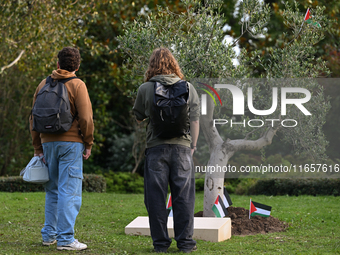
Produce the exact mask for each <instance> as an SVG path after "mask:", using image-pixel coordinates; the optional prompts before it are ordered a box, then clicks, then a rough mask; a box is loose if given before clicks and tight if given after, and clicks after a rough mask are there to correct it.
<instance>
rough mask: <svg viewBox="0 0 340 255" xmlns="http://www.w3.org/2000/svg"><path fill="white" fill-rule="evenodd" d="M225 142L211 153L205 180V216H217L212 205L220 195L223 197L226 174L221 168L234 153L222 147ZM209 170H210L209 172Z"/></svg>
mask: <svg viewBox="0 0 340 255" xmlns="http://www.w3.org/2000/svg"><path fill="white" fill-rule="evenodd" d="M222 146H223V143H221V144H218V145H217V146H216V147H215V149H214V150H213V151H212V153H211V154H210V159H209V162H208V166H207V169H206V170H207V172H206V174H205V182H204V210H203V217H215V214H214V212H213V211H212V207H213V205H214V203H215V200H216V198H217V196H218V195H220V196H221V197H223V187H224V175H225V173H224V172H223V171H222V170H221V169H222V167H223V166H226V165H227V163H228V160H229V158H230V157H231V156H232V155H233V153H231V155H230V154H227V153H225V151H224V150H223V149H222ZM208 171H209V172H208Z"/></svg>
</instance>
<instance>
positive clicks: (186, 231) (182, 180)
mask: <svg viewBox="0 0 340 255" xmlns="http://www.w3.org/2000/svg"><path fill="white" fill-rule="evenodd" d="M145 155H146V157H145V169H144V189H145V191H144V202H145V206H146V209H147V211H148V213H149V223H150V231H151V237H152V240H153V245H154V247H155V249H162V250H163V249H167V248H168V247H169V246H170V244H171V239H170V238H169V235H168V229H167V220H168V215H167V210H166V199H167V192H168V183H169V184H170V190H171V197H172V208H173V217H174V231H175V240H176V241H177V247H178V248H179V249H180V250H190V249H192V248H193V247H194V246H195V245H196V241H194V240H193V239H192V235H193V232H194V207H195V178H194V172H193V162H192V157H191V150H190V148H189V147H186V146H183V145H177V144H162V145H158V146H155V147H152V148H148V149H147V150H146V152H145ZM169 220H172V219H169Z"/></svg>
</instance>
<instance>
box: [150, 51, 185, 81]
mask: <svg viewBox="0 0 340 255" xmlns="http://www.w3.org/2000/svg"><path fill="white" fill-rule="evenodd" d="M160 74H176V75H177V76H178V77H179V78H181V79H183V78H184V75H183V74H182V71H181V68H180V67H179V65H178V62H177V60H176V59H175V57H174V56H173V55H172V53H171V52H170V50H169V49H167V48H163V47H161V48H157V49H155V50H154V51H153V52H152V54H151V57H150V60H149V67H148V70H147V71H146V73H145V81H148V80H150V79H151V78H152V77H154V76H155V75H160Z"/></svg>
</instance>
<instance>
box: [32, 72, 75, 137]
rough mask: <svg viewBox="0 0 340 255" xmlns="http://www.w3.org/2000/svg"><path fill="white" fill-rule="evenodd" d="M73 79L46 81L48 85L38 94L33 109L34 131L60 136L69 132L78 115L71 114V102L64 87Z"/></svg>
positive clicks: (49, 78)
mask: <svg viewBox="0 0 340 255" xmlns="http://www.w3.org/2000/svg"><path fill="white" fill-rule="evenodd" d="M72 79H79V78H78V77H71V78H67V79H62V80H52V78H51V76H48V77H47V79H46V84H45V85H44V87H42V89H41V90H40V91H39V93H38V94H37V97H36V100H35V103H34V106H33V109H32V115H33V129H32V130H33V131H37V132H39V133H55V134H60V133H64V132H66V131H68V130H69V129H70V128H71V126H72V123H73V121H74V119H75V118H76V115H75V116H74V117H73V116H72V114H71V107H70V100H69V98H68V93H67V88H66V86H65V85H64V83H66V82H67V81H69V80H72Z"/></svg>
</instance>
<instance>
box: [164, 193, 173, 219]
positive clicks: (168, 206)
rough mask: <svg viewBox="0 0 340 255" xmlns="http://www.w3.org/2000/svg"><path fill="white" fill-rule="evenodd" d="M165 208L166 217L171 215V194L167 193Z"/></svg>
mask: <svg viewBox="0 0 340 255" xmlns="http://www.w3.org/2000/svg"><path fill="white" fill-rule="evenodd" d="M166 210H167V211H168V217H173V211H172V200H171V194H169V198H168V202H167V203H166Z"/></svg>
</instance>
